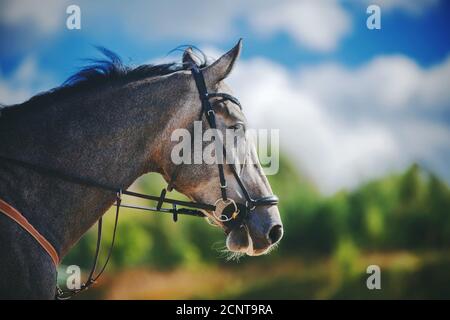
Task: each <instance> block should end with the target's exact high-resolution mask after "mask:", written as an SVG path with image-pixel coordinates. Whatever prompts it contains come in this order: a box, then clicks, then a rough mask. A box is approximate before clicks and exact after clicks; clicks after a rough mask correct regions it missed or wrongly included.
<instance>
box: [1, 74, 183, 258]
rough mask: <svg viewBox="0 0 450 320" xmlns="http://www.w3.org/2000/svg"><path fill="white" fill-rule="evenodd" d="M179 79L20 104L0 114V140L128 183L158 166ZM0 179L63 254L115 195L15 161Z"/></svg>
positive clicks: (42, 161)
mask: <svg viewBox="0 0 450 320" xmlns="http://www.w3.org/2000/svg"><path fill="white" fill-rule="evenodd" d="M174 85H176V86H177V87H178V90H177V92H178V94H176V95H174V94H173V93H172V92H171V90H170V88H173V86H174ZM184 87H185V88H186V89H187V88H188V86H184ZM184 87H183V85H182V83H179V81H172V82H171V80H170V77H167V79H160V80H158V79H147V80H142V81H139V82H135V83H129V84H127V85H121V86H116V87H113V88H104V89H101V90H98V91H91V92H90V93H83V94H81V93H80V94H77V96H74V97H72V98H71V99H68V100H64V102H62V103H60V104H53V105H50V106H46V107H45V108H41V109H42V110H40V111H39V112H28V110H27V111H24V112H23V115H22V116H21V115H19V113H20V111H19V110H17V111H15V112H16V113H17V115H16V116H13V117H10V119H7V120H9V121H3V122H4V123H8V125H7V126H6V125H5V126H3V128H0V144H2V148H3V151H4V152H5V154H6V155H9V156H11V157H14V158H18V159H21V160H24V161H27V162H30V163H34V164H39V165H44V166H46V167H49V168H53V169H56V170H58V171H61V172H65V173H68V174H71V175H76V176H79V177H84V178H88V179H89V180H93V181H96V182H99V183H102V184H105V185H109V186H117V188H123V189H126V188H127V187H128V186H130V185H131V184H132V183H133V182H134V181H135V180H136V179H137V178H138V177H139V176H140V175H142V174H143V173H146V172H150V171H157V172H160V171H161V166H160V163H159V162H160V161H161V157H162V156H163V154H165V153H164V152H162V149H161V146H162V144H161V142H160V140H161V139H166V138H167V137H166V136H167V129H168V124H169V123H170V124H171V125H172V126H173V125H175V126H176V125H177V121H176V120H174V118H175V119H176V117H177V116H178V115H177V110H176V108H177V107H180V101H181V98H182V97H183V95H184V93H183V92H184V91H185V90H184V89H183V88H184ZM178 118H180V117H179V116H178ZM0 119H1V118H0ZM3 120H5V119H3ZM0 127H2V126H0ZM8 132H9V134H8ZM12 132H14V133H15V134H14V137H12V135H11V133H12ZM0 182H2V183H0V198H3V199H4V200H6V201H8V202H10V203H11V204H12V205H13V206H15V207H16V208H17V209H18V210H19V211H21V212H22V213H23V214H24V215H25V216H26V217H27V219H28V220H29V221H30V222H31V223H32V224H33V225H34V226H35V228H37V229H38V230H39V231H40V232H41V233H42V234H43V235H44V236H45V237H46V238H47V239H48V240H49V241H50V242H51V243H52V244H53V245H54V247H55V248H56V250H57V251H58V252H59V254H60V255H61V256H64V255H65V254H66V253H67V251H68V250H69V249H70V247H72V246H73V244H74V243H76V242H77V241H78V240H79V238H80V237H81V236H82V235H83V234H84V233H85V232H86V231H87V230H88V229H89V228H90V227H91V226H92V225H93V224H94V223H95V222H96V221H97V220H98V219H99V218H100V217H101V216H102V215H103V214H104V212H105V211H106V210H107V209H108V208H109V207H110V206H111V205H112V204H113V203H114V201H115V197H116V195H115V193H114V192H109V191H105V190H101V189H98V188H93V187H87V186H83V185H78V184H74V183H70V182H67V181H64V180H63V179H58V178H54V177H51V176H46V175H43V174H40V173H37V172H32V171H30V170H29V169H25V168H20V167H17V166H13V165H11V166H6V167H5V166H3V168H1V167H0Z"/></svg>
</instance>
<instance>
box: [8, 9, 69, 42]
mask: <svg viewBox="0 0 450 320" xmlns="http://www.w3.org/2000/svg"><path fill="white" fill-rule="evenodd" d="M66 6H67V2H64V1H55V0H41V1H39V2H37V1H34V0H20V1H11V0H10V1H4V2H3V3H2V6H1V9H2V10H0V19H1V21H2V23H5V24H9V25H13V26H21V25H29V26H30V28H29V29H30V30H34V31H39V32H41V33H43V34H44V35H49V34H52V33H54V32H56V31H57V29H58V28H59V29H62V28H64V23H63V21H64V19H65V17H66V15H65V8H66ZM36 29H37V30H36Z"/></svg>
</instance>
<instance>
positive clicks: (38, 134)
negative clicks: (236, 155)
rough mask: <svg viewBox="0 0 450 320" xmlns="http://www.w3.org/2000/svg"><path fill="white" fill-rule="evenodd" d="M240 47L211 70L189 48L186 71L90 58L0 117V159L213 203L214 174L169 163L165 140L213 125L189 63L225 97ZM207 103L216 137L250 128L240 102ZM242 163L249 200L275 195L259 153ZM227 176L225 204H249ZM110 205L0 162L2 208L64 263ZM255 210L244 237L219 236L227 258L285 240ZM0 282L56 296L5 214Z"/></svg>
mask: <svg viewBox="0 0 450 320" xmlns="http://www.w3.org/2000/svg"><path fill="white" fill-rule="evenodd" d="M241 48H242V41H241V40H240V41H239V42H238V44H236V45H235V46H234V47H233V48H232V49H231V50H230V51H228V52H227V53H225V54H224V55H222V56H221V57H220V58H218V59H217V60H215V61H214V62H212V63H205V62H199V59H198V57H197V56H196V54H195V53H194V52H193V50H192V49H191V48H186V49H185V50H184V53H183V57H182V62H181V63H167V64H156V65H141V66H139V67H135V68H132V67H129V66H126V65H124V64H123V63H122V61H121V60H120V58H119V57H118V56H117V55H116V54H114V53H113V52H111V51H109V50H107V49H101V50H102V52H103V53H104V55H105V56H106V58H105V59H102V60H95V61H94V62H93V63H94V64H92V65H89V66H87V67H85V68H83V69H81V70H80V71H79V72H78V73H76V74H75V75H73V76H72V77H70V78H69V79H68V80H67V81H66V82H64V83H63V84H62V85H61V86H59V87H57V88H54V89H52V90H49V91H47V92H44V93H41V94H38V95H36V96H33V97H32V98H30V99H29V100H28V101H26V102H24V103H21V104H16V105H10V106H4V107H3V108H2V109H0V111H1V115H0V146H1V147H0V154H1V155H3V156H8V157H11V158H14V159H20V160H21V161H24V162H26V163H31V164H33V165H36V166H44V167H46V168H52V169H53V170H57V171H58V172H64V173H67V174H71V175H75V176H81V177H86V178H89V179H90V180H92V181H96V182H98V183H99V184H103V185H114V186H120V188H121V189H123V190H126V189H127V188H128V187H129V186H130V185H131V184H132V183H133V182H134V181H135V180H136V179H137V178H139V177H140V176H141V175H143V174H146V173H149V172H156V173H159V174H161V175H162V176H163V177H164V179H165V180H166V181H170V182H171V184H172V185H173V188H174V189H176V190H177V191H178V192H180V193H182V194H184V195H185V196H186V197H188V198H189V199H190V200H192V201H195V202H199V203H214V202H215V201H216V200H217V199H221V188H220V187H219V185H221V183H220V182H221V181H222V179H221V177H220V170H219V172H218V170H217V165H213V164H206V163H201V164H181V165H176V164H174V163H173V161H171V150H172V148H173V147H174V144H175V143H176V142H174V141H171V133H172V132H173V131H174V130H175V129H177V128H185V129H186V130H189V131H192V130H193V126H192V124H193V123H194V121H197V120H199V119H201V121H202V123H203V125H204V126H205V127H208V122H207V119H206V118H207V117H205V116H203V117H202V108H203V107H204V106H203V102H204V101H202V99H200V98H199V93H198V88H197V86H196V79H194V77H193V76H192V73H193V71H192V70H191V68H190V66H192V65H196V66H197V67H198V70H200V71H201V73H202V75H203V76H204V85H205V88H206V90H207V91H208V92H211V93H217V92H223V93H225V94H229V95H230V96H231V94H232V92H231V89H230V88H229V87H228V86H227V85H226V83H225V81H224V80H225V79H226V78H227V77H228V75H229V74H230V73H231V71H232V69H233V67H234V66H235V64H236V61H237V60H238V57H239V55H240V52H241ZM211 105H212V110H213V111H214V114H215V121H216V125H217V129H218V130H219V131H224V130H225V129H226V128H229V127H232V126H234V125H235V124H237V123H239V124H243V126H240V127H241V129H240V130H245V126H246V124H247V120H246V118H245V116H244V114H243V111H242V109H241V108H240V107H239V106H237V105H236V103H233V101H230V100H227V99H220V98H219V97H216V98H213V100H212V102H211ZM199 115H200V117H199ZM242 127H243V129H242ZM245 142H246V143H249V144H252V143H253V142H251V141H245ZM251 150H255V148H251ZM246 157H248V158H251V160H253V161H252V165H248V166H246V167H245V169H244V170H243V171H241V175H240V178H241V180H242V181H241V182H242V183H244V184H245V186H246V189H247V191H248V193H249V194H250V195H251V196H252V197H255V198H258V197H259V198H261V197H267V196H268V195H272V190H271V187H270V184H269V182H268V180H267V178H266V176H265V175H264V173H263V170H262V167H261V165H260V163H259V161H258V158H257V154H256V151H252V152H248V154H246ZM175 170H176V172H177V174H176V177H175V178H174V179H172V178H173V175H174V172H175ZM222 173H223V175H224V176H223V178H226V181H227V182H226V184H227V190H228V194H227V197H228V198H229V199H232V200H233V202H236V203H243V202H245V198H244V196H243V194H242V190H241V189H240V185H239V183H238V181H237V180H236V179H235V178H233V174H232V172H231V169H230V168H229V166H224V167H223V170H222ZM171 179H172V180H173V181H171ZM116 197H117V195H116V194H115V193H112V192H110V191H108V190H104V189H101V188H96V187H95V186H90V185H82V184H79V183H73V182H72V181H67V180H65V179H59V178H58V177H55V176H53V175H47V174H45V173H42V172H39V171H36V170H30V168H27V167H24V166H19V165H15V164H14V163H9V162H7V161H6V162H0V199H2V200H3V201H4V202H5V203H8V204H9V205H10V206H11V207H13V208H15V209H16V210H17V211H18V212H20V213H21V214H22V215H23V216H24V217H25V218H26V219H27V220H28V221H29V223H30V225H32V226H33V227H34V228H35V229H36V230H38V232H39V233H40V234H41V235H42V236H43V237H44V238H45V239H46V240H47V241H48V242H49V243H50V244H51V245H52V246H53V248H54V250H55V251H56V253H57V255H58V256H59V257H64V256H65V255H66V254H67V253H68V252H69V250H70V249H71V248H72V247H73V246H74V245H75V244H76V243H77V241H78V240H79V239H80V238H81V237H82V236H83V234H84V233H86V232H87V231H88V230H89V229H90V228H91V226H93V225H94V224H95V223H96V222H97V221H99V219H100V218H101V217H102V216H103V214H104V213H105V212H106V211H107V210H108V209H109V208H110V207H111V206H112V205H113V204H114V202H115V200H116ZM252 210H253V211H252V212H251V214H249V215H248V216H246V217H245V221H243V225H242V226H241V227H240V228H235V229H232V230H228V232H227V233H226V234H227V236H226V245H227V249H228V250H229V251H231V252H237V253H241V254H247V255H251V256H256V255H261V254H266V253H267V252H269V251H270V250H271V249H272V248H273V247H274V246H275V245H276V244H277V243H278V242H279V240H280V239H281V238H282V235H283V227H282V222H281V218H280V213H279V211H278V208H277V206H276V205H274V204H273V203H263V204H262V205H260V206H257V207H253V208H252ZM204 214H205V215H206V216H207V217H209V218H211V219H213V220H214V221H215V223H216V224H218V225H219V226H220V227H222V228H224V229H226V227H225V225H226V224H225V223H224V222H222V221H221V220H220V219H219V220H218V219H217V218H216V216H215V215H214V213H213V212H211V211H209V210H204ZM0 275H1V276H0V297H1V298H16V299H17V298H18V299H53V298H54V297H55V294H56V292H55V291H56V289H55V288H56V278H57V266H56V265H55V263H54V262H53V261H52V259H51V257H50V256H49V255H48V254H47V253H46V252H45V251H44V250H43V248H42V246H40V245H39V243H38V242H37V241H36V240H35V239H34V238H33V237H32V236H31V235H30V233H29V232H27V231H26V230H24V229H23V228H22V227H21V226H20V225H19V224H17V223H16V222H15V221H13V220H12V219H10V218H9V217H8V216H6V215H3V214H0Z"/></svg>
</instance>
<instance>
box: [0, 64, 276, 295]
mask: <svg viewBox="0 0 450 320" xmlns="http://www.w3.org/2000/svg"><path fill="white" fill-rule="evenodd" d="M191 72H192V75H193V77H194V79H195V84H196V86H197V90H198V93H199V97H200V101H201V104H202V115H204V116H205V118H206V120H207V121H208V124H209V126H210V127H211V129H217V124H216V115H215V112H214V109H213V107H212V105H211V102H210V99H211V98H216V97H219V98H222V100H227V101H231V102H232V103H234V104H236V105H238V106H239V107H241V104H240V103H239V101H238V100H237V99H236V98H235V97H233V96H231V95H229V94H226V93H209V92H208V90H207V87H206V83H205V78H204V76H203V73H202V71H201V70H200V69H199V68H198V67H197V66H196V65H192V66H191ZM217 148H218V142H217V141H216V150H218V149H217ZM222 148H223V159H225V157H226V150H225V146H224V145H222ZM216 154H217V152H216ZM1 162H6V163H10V164H13V165H17V166H21V167H23V168H26V169H29V170H33V171H36V172H38V173H40V174H43V175H47V176H51V177H54V178H58V179H61V180H65V181H68V182H71V183H75V184H79V185H84V186H88V187H95V188H98V189H103V190H106V191H111V192H114V193H115V194H116V203H115V206H116V216H115V223H114V231H113V237H112V241H111V245H110V249H109V252H108V255H107V259H106V262H105V264H104V265H103V267H102V268H101V271H100V272H99V273H98V274H97V275H95V270H96V267H97V261H98V255H99V251H100V250H99V249H100V242H101V235H102V218H100V219H99V221H98V236H97V246H96V251H95V258H94V264H93V266H92V269H91V272H90V274H89V277H88V280H87V282H86V283H84V284H83V285H82V286H81V288H80V289H77V290H70V291H62V290H61V289H59V287H57V295H56V298H57V299H66V298H70V297H72V296H73V295H74V294H77V293H79V292H81V291H84V290H86V289H88V288H89V287H90V286H91V285H92V284H93V283H95V281H96V280H97V279H98V278H99V277H100V275H101V274H102V273H103V271H104V270H105V268H106V265H107V263H108V261H109V258H110V256H111V252H112V248H113V246H114V240H115V235H116V228H117V222H118V217H119V210H120V208H121V207H124V208H131V209H139V210H146V211H153V212H162V213H170V214H172V215H173V220H174V221H175V222H176V221H177V220H178V215H180V214H182V215H191V216H197V217H208V216H207V215H206V214H205V213H204V211H207V212H213V217H214V220H216V222H218V223H219V224H222V225H223V226H224V228H225V232H226V233H229V232H231V231H232V230H234V229H239V228H240V227H241V226H242V225H243V224H244V223H245V221H246V219H247V217H248V215H249V214H250V213H251V212H252V211H253V210H255V208H257V207H261V206H273V205H277V204H278V197H277V196H276V195H269V196H265V197H261V198H257V199H253V198H252V197H251V196H250V194H249V192H248V190H247V188H246V187H245V185H244V183H243V181H242V180H241V177H240V175H239V174H238V172H237V171H236V167H235V166H234V165H231V164H227V165H228V167H229V168H230V171H231V172H232V174H233V176H234V179H235V180H236V181H237V183H238V185H239V188H240V189H241V190H242V192H243V194H244V198H245V203H239V202H235V201H234V200H233V199H231V198H229V197H228V195H227V188H228V185H227V180H226V178H225V170H224V165H223V164H221V163H219V161H218V164H217V167H218V170H219V180H220V193H221V197H220V198H219V199H217V200H216V201H215V203H214V204H207V203H202V202H191V201H182V200H176V199H170V198H166V194H167V191H171V190H172V189H173V180H174V177H175V174H174V175H173V177H172V179H171V181H169V183H168V186H167V187H166V188H165V189H163V190H162V191H161V194H160V195H159V196H153V195H147V194H142V193H137V192H133V191H128V190H122V188H117V187H114V186H109V185H105V184H101V183H99V182H97V181H93V180H90V179H87V178H84V177H78V176H74V175H71V174H67V173H64V172H61V171H59V170H55V169H51V168H47V167H44V166H41V165H37V164H33V163H29V162H26V161H23V160H20V159H14V158H10V157H6V156H3V155H0V164H1ZM177 168H179V167H177ZM177 168H176V169H175V172H176V171H177ZM123 194H124V195H128V196H131V197H136V198H142V199H147V200H152V201H156V202H157V205H156V207H141V206H135V205H129V204H123V203H122V195H123ZM0 200H1V199H0ZM163 204H169V205H171V208H163V207H162V206H163ZM177 206H181V207H182V208H178V207H177ZM0 212H1V211H0ZM4 213H5V212H4ZM5 214H6V213H5ZM19 215H20V213H19ZM19 224H20V223H19ZM21 226H22V227H24V225H23V224H21ZM25 229H27V228H25ZM36 232H37V231H36ZM37 233H38V232H37ZM44 240H45V239H44ZM49 245H50V247H52V246H51V244H49ZM44 249H46V248H44ZM46 251H47V252H48V250H47V249H46ZM55 252H56V251H55ZM56 255H57V253H56ZM57 258H58V259H59V257H57Z"/></svg>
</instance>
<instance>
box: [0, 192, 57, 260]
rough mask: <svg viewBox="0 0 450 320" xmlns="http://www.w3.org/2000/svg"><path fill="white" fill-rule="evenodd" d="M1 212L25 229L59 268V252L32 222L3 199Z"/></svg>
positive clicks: (0, 204)
mask: <svg viewBox="0 0 450 320" xmlns="http://www.w3.org/2000/svg"><path fill="white" fill-rule="evenodd" d="M0 212H2V213H3V214H5V215H6V216H8V217H9V218H11V219H12V220H14V221H15V222H16V223H17V224H18V225H19V226H21V227H22V228H23V229H25V231H27V232H28V233H29V234H30V235H31V236H32V237H33V238H34V239H35V240H36V241H37V242H38V243H39V244H40V245H41V247H42V248H43V249H44V250H45V252H47V253H48V255H49V256H50V258H51V259H52V261H53V263H54V264H55V266H58V264H59V255H58V252H57V251H56V250H55V248H54V247H53V245H52V244H51V243H50V242H48V240H47V239H46V238H45V237H44V236H43V235H42V234H41V233H40V232H39V231H37V230H36V228H35V227H33V225H32V224H31V223H30V222H28V220H27V218H25V217H24V216H23V214H22V213H20V212H19V211H18V210H17V209H16V208H14V207H13V206H11V205H10V204H9V203H7V202H5V201H3V200H2V199H0Z"/></svg>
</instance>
